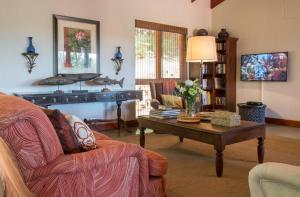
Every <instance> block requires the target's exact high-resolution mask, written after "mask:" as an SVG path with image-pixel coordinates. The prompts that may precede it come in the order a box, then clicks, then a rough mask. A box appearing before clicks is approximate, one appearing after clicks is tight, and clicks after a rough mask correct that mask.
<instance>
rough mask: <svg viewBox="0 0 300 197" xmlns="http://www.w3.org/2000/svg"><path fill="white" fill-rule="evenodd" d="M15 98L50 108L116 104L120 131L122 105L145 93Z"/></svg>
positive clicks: (102, 93) (48, 94) (126, 91)
mask: <svg viewBox="0 0 300 197" xmlns="http://www.w3.org/2000/svg"><path fill="white" fill-rule="evenodd" d="M14 95H15V96H18V97H21V98H23V99H25V100H28V101H30V102H32V103H34V104H36V105H40V106H43V107H46V108H48V107H49V106H51V105H64V104H76V103H95V102H116V104H117V107H118V108H117V117H118V129H120V128H121V105H122V102H124V101H129V100H142V99H143V92H142V91H140V90H121V91H110V92H100V91H91V92H65V93H30V94H29V93H24V94H23V93H15V94H14Z"/></svg>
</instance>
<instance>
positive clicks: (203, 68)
mask: <svg viewBox="0 0 300 197" xmlns="http://www.w3.org/2000/svg"><path fill="white" fill-rule="evenodd" d="M201 73H202V74H208V65H207V64H203V65H202V67H201Z"/></svg>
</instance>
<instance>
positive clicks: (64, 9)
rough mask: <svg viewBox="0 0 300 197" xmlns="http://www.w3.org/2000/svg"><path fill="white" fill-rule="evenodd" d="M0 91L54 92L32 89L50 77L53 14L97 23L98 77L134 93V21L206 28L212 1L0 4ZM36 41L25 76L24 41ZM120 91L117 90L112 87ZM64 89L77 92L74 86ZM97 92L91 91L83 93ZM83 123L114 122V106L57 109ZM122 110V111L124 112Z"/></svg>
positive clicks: (130, 108) (11, 0)
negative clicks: (33, 61)
mask: <svg viewBox="0 0 300 197" xmlns="http://www.w3.org/2000/svg"><path fill="white" fill-rule="evenodd" d="M0 5H1V6H0V57H1V58H0V91H2V92H7V93H12V92H38V91H52V90H55V87H33V86H32V83H33V82H35V81H37V80H39V79H42V78H46V77H50V76H52V75H53V62H52V58H53V53H52V50H53V44H52V42H53V40H52V31H53V30H52V14H60V15H66V16H74V17H80V18H87V19H93V20H99V21H100V22H101V36H100V40H101V43H100V47H101V48H100V50H101V52H100V53H101V54H100V58H101V59H100V60H101V73H103V74H105V75H108V76H110V77H111V78H117V79H120V78H121V77H125V89H133V88H134V84H135V80H134V71H135V70H134V67H135V66H134V65H135V54H134V20H135V19H142V20H147V21H152V22H158V23H165V24H170V25H176V26H181V27H187V28H189V31H190V32H192V31H193V29H194V28H210V23H211V10H210V7H209V6H210V0H198V1H197V2H195V3H193V4H191V2H190V0H88V1H82V0H81V1H79V0H0ZM28 36H33V37H34V46H35V47H36V50H37V52H38V53H40V56H39V58H38V60H37V65H38V66H37V67H36V68H34V70H33V72H32V74H31V75H30V74H28V72H27V68H26V66H25V60H24V58H23V57H22V56H21V55H20V54H21V53H22V52H24V51H25V49H26V47H27V37H28ZM116 46H122V49H123V55H124V58H125V62H124V66H123V69H122V70H121V72H120V74H119V76H116V75H115V74H114V73H115V72H114V69H113V64H112V62H111V60H110V59H111V57H112V56H113V54H114V53H115V47H116ZM112 88H116V89H118V88H119V87H117V86H116V87H112ZM62 89H64V90H72V89H78V85H70V86H65V87H63V88H62ZM86 89H95V87H86ZM55 107H58V108H60V109H62V110H64V111H67V112H69V113H73V114H76V115H78V116H80V117H81V118H84V117H86V118H99V117H100V118H114V117H115V114H116V113H115V106H112V105H110V104H99V103H98V104H80V105H78V104H77V105H65V106H55ZM124 108H125V109H126V110H127V112H126V113H123V118H125V119H126V120H128V119H134V116H135V113H134V103H132V102H131V104H128V105H124ZM126 110H124V111H126Z"/></svg>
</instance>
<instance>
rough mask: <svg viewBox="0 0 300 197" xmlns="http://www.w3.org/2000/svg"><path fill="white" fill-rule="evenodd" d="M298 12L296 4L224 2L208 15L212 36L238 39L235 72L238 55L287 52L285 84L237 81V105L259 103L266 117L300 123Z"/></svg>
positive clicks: (266, 0) (246, 0)
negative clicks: (222, 33)
mask: <svg viewBox="0 0 300 197" xmlns="http://www.w3.org/2000/svg"><path fill="white" fill-rule="evenodd" d="M299 10H300V1H299V0H251V1H249V0H226V1H225V2H223V3H222V4H220V5H219V6H217V7H216V8H215V9H214V10H213V11H212V28H213V30H214V32H215V33H216V34H217V32H219V30H220V29H221V28H227V30H228V31H229V33H230V34H231V35H232V36H234V37H237V38H239V41H238V63H237V64H238V70H239V65H240V56H241V55H242V54H249V53H261V52H279V51H288V52H289V71H288V82H286V83H283V82H264V83H261V82H241V81H239V80H238V81H237V101H238V102H245V101H248V100H262V101H263V102H264V103H266V104H267V105H268V108H269V109H268V112H267V116H269V117H274V118H283V119H290V120H300V102H299V98H300V77H299V76H300V69H299V65H300V42H299V41H300V37H299V35H300V12H299ZM237 75H238V76H237V79H239V76H240V73H239V71H238V73H237Z"/></svg>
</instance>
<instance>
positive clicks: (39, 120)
mask: <svg viewBox="0 0 300 197" xmlns="http://www.w3.org/2000/svg"><path fill="white" fill-rule="evenodd" d="M0 109H1V110H0V137H1V138H2V139H3V140H4V141H5V142H6V143H7V144H8V145H9V147H10V148H11V150H12V152H13V153H14V154H15V156H16V159H17V163H18V167H19V169H20V172H21V174H22V176H23V178H24V182H25V183H26V185H27V187H28V188H29V190H30V191H31V192H33V193H35V194H36V195H37V196H72V197H77V196H78V197H79V196H89V197H94V196H95V197H97V196H130V197H131V196H133V197H134V196H136V197H137V196H146V197H152V196H153V197H154V196H161V197H163V196H165V195H166V194H165V179H164V177H163V175H165V174H166V171H167V160H166V158H165V157H163V156H161V155H159V154H157V153H152V152H151V151H148V150H144V149H143V148H141V147H140V146H138V145H134V144H127V143H122V142H118V141H114V140H111V139H110V138H108V137H106V136H104V135H101V134H99V135H96V139H97V149H95V150H92V151H89V152H82V153H77V154H69V155H65V154H64V153H63V150H62V147H61V145H60V142H59V139H58V136H57V135H56V133H55V131H54V128H53V126H52V124H51V123H50V121H49V119H48V118H47V116H46V115H45V114H44V113H43V112H42V111H41V109H40V108H39V107H37V106H35V105H34V104H32V103H30V102H27V101H25V100H23V99H20V98H16V97H13V96H7V95H1V94H0ZM153 154H154V155H153ZM155 156H156V157H155Z"/></svg>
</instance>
